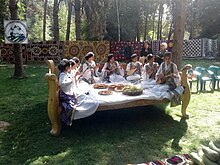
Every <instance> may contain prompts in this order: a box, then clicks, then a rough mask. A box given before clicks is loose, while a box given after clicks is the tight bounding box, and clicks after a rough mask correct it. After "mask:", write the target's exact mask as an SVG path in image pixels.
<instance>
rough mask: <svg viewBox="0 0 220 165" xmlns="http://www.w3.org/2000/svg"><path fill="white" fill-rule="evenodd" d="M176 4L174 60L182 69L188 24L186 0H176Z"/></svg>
mask: <svg viewBox="0 0 220 165" xmlns="http://www.w3.org/2000/svg"><path fill="white" fill-rule="evenodd" d="M175 2H176V3H175V6H174V15H173V17H174V37H173V48H172V52H173V62H174V63H176V64H177V67H178V68H179V69H180V67H181V62H182V54H183V39H184V31H185V24H186V4H187V1H186V0H176V1H175Z"/></svg>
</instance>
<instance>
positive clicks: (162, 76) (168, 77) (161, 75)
mask: <svg viewBox="0 0 220 165" xmlns="http://www.w3.org/2000/svg"><path fill="white" fill-rule="evenodd" d="M171 58H172V53H171V52H166V53H165V54H164V62H163V63H161V65H160V67H159V69H158V71H157V73H156V82H157V84H167V85H169V88H170V89H175V88H176V87H177V86H179V85H180V75H179V72H178V70H177V66H176V64H175V63H173V62H172V61H171Z"/></svg>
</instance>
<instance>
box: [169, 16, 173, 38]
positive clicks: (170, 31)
mask: <svg viewBox="0 0 220 165" xmlns="http://www.w3.org/2000/svg"><path fill="white" fill-rule="evenodd" d="M172 34H173V19H172V21H171V23H170V29H169V33H168V41H169V40H171V37H172Z"/></svg>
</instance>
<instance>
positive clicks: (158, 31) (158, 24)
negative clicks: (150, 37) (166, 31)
mask: <svg viewBox="0 0 220 165" xmlns="http://www.w3.org/2000/svg"><path fill="white" fill-rule="evenodd" d="M162 16H163V4H162V3H160V4H159V15H158V23H157V40H160V39H161V36H160V34H161V28H162V22H161V21H162Z"/></svg>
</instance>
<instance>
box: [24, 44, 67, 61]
mask: <svg viewBox="0 0 220 165" xmlns="http://www.w3.org/2000/svg"><path fill="white" fill-rule="evenodd" d="M26 56H27V57H26V58H27V61H28V62H29V61H30V62H45V60H48V59H50V60H54V61H56V62H57V61H60V60H61V58H63V42H59V41H57V42H56V41H44V42H37V43H34V42H33V43H30V44H28V45H27V51H26Z"/></svg>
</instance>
